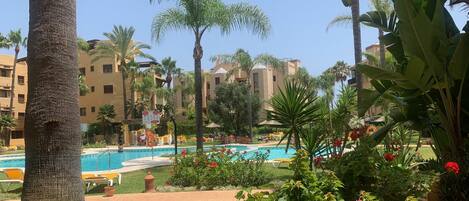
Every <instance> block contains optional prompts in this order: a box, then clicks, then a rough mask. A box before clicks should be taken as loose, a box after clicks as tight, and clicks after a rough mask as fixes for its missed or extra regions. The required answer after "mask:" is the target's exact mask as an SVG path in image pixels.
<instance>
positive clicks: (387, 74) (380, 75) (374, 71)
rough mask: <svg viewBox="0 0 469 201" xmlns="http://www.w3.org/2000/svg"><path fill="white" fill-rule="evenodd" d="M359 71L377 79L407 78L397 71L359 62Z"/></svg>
mask: <svg viewBox="0 0 469 201" xmlns="http://www.w3.org/2000/svg"><path fill="white" fill-rule="evenodd" d="M358 71H360V72H361V73H363V74H365V75H366V76H368V77H369V78H371V79H376V80H405V78H404V77H403V76H402V75H401V74H399V73H396V72H392V71H388V70H385V69H382V68H379V67H375V66H370V65H368V64H358Z"/></svg>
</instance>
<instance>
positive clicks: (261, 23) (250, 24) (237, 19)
mask: <svg viewBox="0 0 469 201" xmlns="http://www.w3.org/2000/svg"><path fill="white" fill-rule="evenodd" d="M226 12H227V14H228V18H229V19H227V20H226V22H222V23H220V24H219V26H220V27H221V30H222V33H225V34H226V33H230V32H231V31H232V30H240V29H242V28H247V29H248V30H250V31H251V32H252V33H253V34H257V35H259V36H260V37H261V38H266V37H267V36H268V35H269V33H270V30H271V25H270V20H269V18H268V17H267V15H265V14H264V12H262V10H261V9H260V8H259V7H257V6H252V5H249V4H247V3H237V4H233V5H229V6H227V9H226Z"/></svg>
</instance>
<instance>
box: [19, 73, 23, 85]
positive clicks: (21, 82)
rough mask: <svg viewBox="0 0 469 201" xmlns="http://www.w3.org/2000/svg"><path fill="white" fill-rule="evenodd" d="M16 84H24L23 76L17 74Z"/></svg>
mask: <svg viewBox="0 0 469 201" xmlns="http://www.w3.org/2000/svg"><path fill="white" fill-rule="evenodd" d="M18 84H21V85H23V84H24V76H22V75H18Z"/></svg>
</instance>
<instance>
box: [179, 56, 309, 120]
mask: <svg viewBox="0 0 469 201" xmlns="http://www.w3.org/2000/svg"><path fill="white" fill-rule="evenodd" d="M285 61H286V62H285V65H284V66H283V68H281V69H275V68H273V67H272V66H265V65H260V64H259V65H256V66H254V68H253V70H252V72H251V75H249V76H250V81H251V87H252V89H253V91H254V94H255V95H257V96H258V97H259V99H260V100H261V110H260V118H261V119H265V118H266V114H265V110H268V109H271V107H270V105H269V101H270V98H272V96H274V95H275V94H277V93H278V91H279V88H280V89H281V88H283V86H284V81H285V79H286V78H287V77H288V76H289V75H293V74H295V73H296V72H297V71H298V69H299V68H300V65H301V62H300V61H299V60H296V59H286V60H285ZM235 67H236V64H223V63H220V62H215V64H214V67H213V68H212V69H210V70H208V71H204V72H203V74H204V76H203V84H202V86H203V88H202V108H203V111H204V112H207V105H208V102H209V101H210V100H213V99H214V98H215V96H216V94H215V90H216V88H217V86H219V85H221V84H223V83H233V82H246V80H247V75H246V73H245V72H243V71H241V70H238V71H236V72H234V73H232V74H231V75H229V73H228V72H230V71H231V70H232V69H233V68H235ZM181 84H182V83H181V81H180V80H178V79H177V78H175V80H174V85H175V86H178V85H181ZM184 98H188V97H185V96H184V95H183V94H181V92H180V91H177V92H176V94H175V96H174V104H175V107H176V113H177V114H179V115H183V116H184V115H185V113H186V111H185V110H186V109H185V108H186V106H185V105H184V104H185V101H186V100H184ZM190 99H193V97H190Z"/></svg>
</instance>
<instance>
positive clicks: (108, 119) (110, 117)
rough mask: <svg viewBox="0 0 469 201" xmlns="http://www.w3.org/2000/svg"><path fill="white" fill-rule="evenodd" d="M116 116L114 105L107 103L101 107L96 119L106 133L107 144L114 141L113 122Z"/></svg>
mask: <svg viewBox="0 0 469 201" xmlns="http://www.w3.org/2000/svg"><path fill="white" fill-rule="evenodd" d="M115 117H116V111H115V110H114V105H109V104H105V105H102V106H101V107H99V111H98V116H97V117H96V120H97V121H98V122H99V123H100V124H101V128H102V131H103V133H104V139H105V140H106V144H111V143H112V133H111V131H112V123H113V122H114V118H115Z"/></svg>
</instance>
